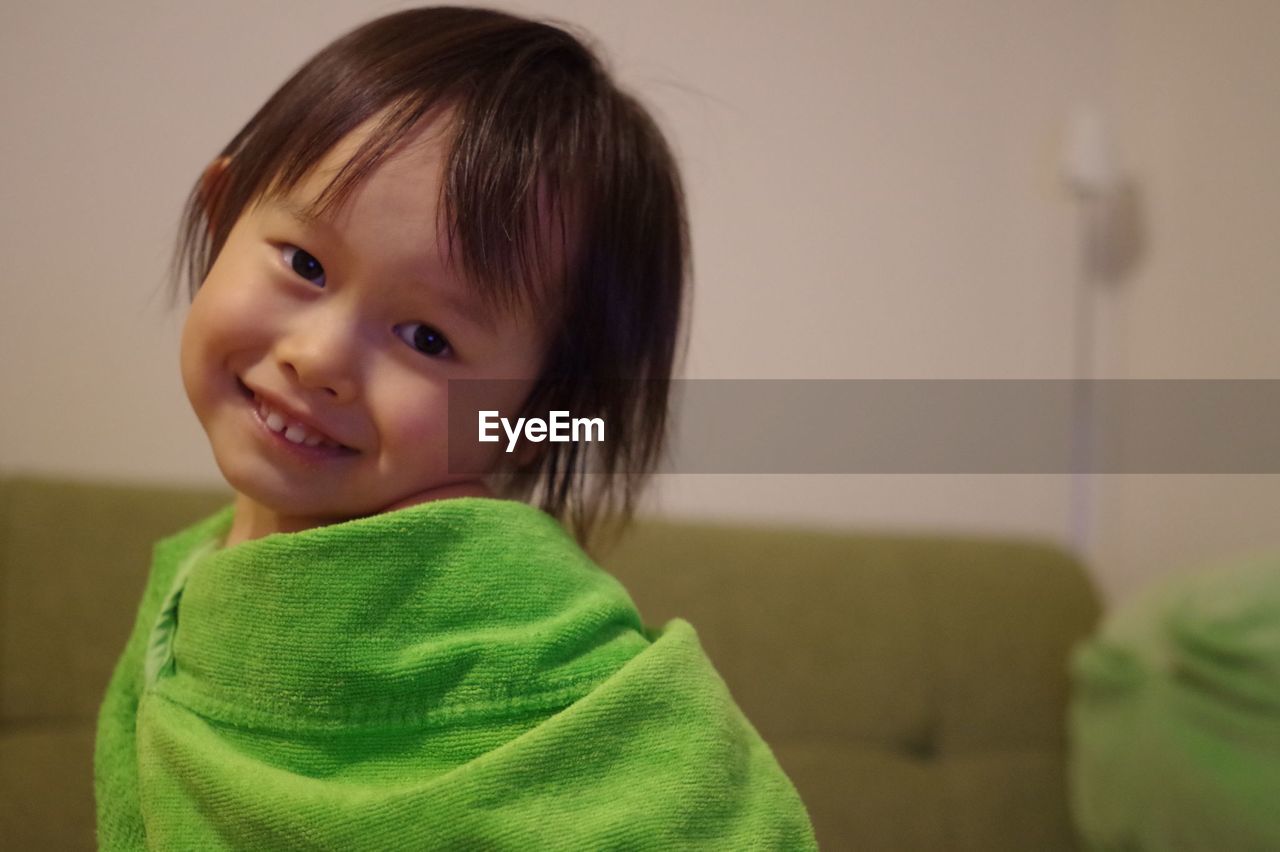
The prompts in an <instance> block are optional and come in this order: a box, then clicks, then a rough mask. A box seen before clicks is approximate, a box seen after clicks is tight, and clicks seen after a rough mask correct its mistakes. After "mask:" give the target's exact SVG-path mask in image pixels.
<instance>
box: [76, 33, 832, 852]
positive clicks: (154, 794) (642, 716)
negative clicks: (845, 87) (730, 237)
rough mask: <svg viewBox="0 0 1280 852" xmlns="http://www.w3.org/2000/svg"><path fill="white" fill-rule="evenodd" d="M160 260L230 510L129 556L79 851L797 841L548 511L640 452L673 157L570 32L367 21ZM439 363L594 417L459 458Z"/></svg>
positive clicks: (302, 77) (314, 74)
mask: <svg viewBox="0 0 1280 852" xmlns="http://www.w3.org/2000/svg"><path fill="white" fill-rule="evenodd" d="M177 258H178V260H179V262H180V266H184V267H185V271H186V272H187V274H188V275H189V283H190V286H191V293H192V303H191V308H190V312H189V314H188V317H187V321H186V325H185V327H184V331H183V338H182V347H181V369H182V378H183V382H184V386H185V388H186V391H187V394H188V396H189V398H190V401H191V405H192V407H193V409H194V410H195V413H196V416H197V417H198V418H199V420H200V422H201V424H202V426H203V427H204V429H205V431H206V432H207V434H208V437H209V441H210V444H211V447H212V449H213V454H214V457H215V459H216V460H217V464H218V466H219V468H220V469H221V471H222V473H223V474H224V475H225V477H226V479H227V482H228V483H229V484H230V485H231V487H232V488H233V489H234V491H235V499H234V501H233V502H232V503H230V504H229V505H227V506H226V507H224V508H223V509H222V510H220V511H219V512H217V513H215V514H214V515H212V516H210V517H208V518H206V519H204V520H202V521H200V522H198V523H196V524H194V525H193V526H191V527H189V528H187V529H186V530H183V531H182V532H179V533H177V534H175V535H173V536H170V537H169V538H166V539H164V540H162V541H160V542H159V543H157V545H156V547H155V551H154V560H153V564H152V569H151V574H150V578H149V580H148V585H147V588H146V590H145V592H144V596H143V600H142V603H141V606H140V609H139V613H138V619H137V622H136V625H135V629H134V631H133V634H132V636H131V637H130V639H129V642H128V645H127V646H126V648H125V650H124V653H123V656H122V657H121V659H120V661H119V663H118V665H117V668H116V670H115V673H114V676H113V678H112V680H111V683H110V685H109V687H108V690H107V694H106V696H105V699H104V702H103V705H102V710H101V715H100V719H99V727H98V740H97V748H96V753H95V783H96V793H97V801H98V838H99V843H100V846H101V848H103V849H106V850H115V849H144V848H146V849H202V850H203V849H251V850H262V849H335V850H355V849H376V850H387V849H521V850H525V849H592V850H595V849H663V850H666V849H681V848H700V849H701V848H705V849H734V850H741V849H812V848H815V843H814V838H813V833H812V829H811V826H810V823H809V820H808V817H807V814H806V812H805V809H804V806H803V804H802V803H801V801H800V799H799V797H798V795H797V794H796V791H795V789H794V787H793V786H792V785H791V783H790V781H789V780H788V778H787V777H786V775H785V774H784V773H783V772H782V770H781V768H780V767H779V765H778V763H777V762H776V760H775V759H774V756H773V754H772V752H771V751H770V749H769V747H768V746H767V745H766V744H765V743H764V742H763V740H761V738H760V736H759V735H758V733H757V732H756V730H755V729H754V727H753V726H752V725H751V723H750V722H749V721H748V720H747V719H746V718H745V717H744V716H743V715H742V713H741V711H740V710H739V708H738V707H737V706H736V705H735V703H734V702H733V699H732V698H731V696H730V694H729V693H728V691H727V689H726V688H725V685H724V683H723V681H722V680H721V679H720V677H719V675H718V674H717V673H716V671H715V669H714V668H713V667H712V665H711V663H710V662H709V660H708V659H707V657H706V656H705V654H704V653H703V651H702V648H701V646H700V644H699V642H698V639H697V636H696V634H695V632H694V629H693V628H692V627H691V626H690V625H689V624H688V622H686V621H684V620H682V619H673V620H672V621H670V622H669V623H668V624H666V625H665V626H663V627H661V628H654V627H650V626H647V625H645V624H643V623H642V621H641V619H640V615H639V613H638V612H637V611H636V609H635V606H634V604H633V602H632V601H631V599H630V597H629V596H628V595H627V593H626V591H625V590H624V589H623V588H622V587H621V586H620V585H619V584H618V582H617V581H616V580H614V579H613V578H612V577H611V576H610V575H609V574H607V573H606V572H604V571H603V570H602V569H601V568H599V567H598V566H597V565H596V564H594V563H593V562H592V561H591V559H590V558H589V557H588V556H587V555H586V553H585V552H584V551H583V550H582V549H581V547H580V546H579V542H578V541H575V539H574V538H573V537H571V536H570V535H568V534H567V533H566V532H565V530H564V527H563V526H562V525H561V521H571V522H572V527H573V530H574V532H575V534H576V535H577V537H578V539H579V541H585V540H586V537H587V535H588V534H589V533H590V532H591V530H592V529H594V528H595V527H596V526H597V523H598V522H599V521H600V520H601V519H602V518H604V517H606V516H608V515H614V516H619V517H623V518H626V517H628V516H629V515H630V513H631V511H632V508H633V506H634V500H635V497H636V495H637V493H638V490H639V486H640V484H641V482H642V481H643V479H644V477H645V475H646V474H647V473H648V472H650V471H651V470H652V469H653V466H654V464H655V463H656V460H657V458H658V455H659V452H660V450H661V443H662V441H661V438H662V434H663V431H664V428H665V422H666V418H667V386H668V382H669V379H670V376H671V372H672V365H673V361H674V353H675V348H676V340H677V329H678V327H679V320H680V316H681V313H682V303H683V300H684V298H685V288H684V279H685V276H686V273H687V268H688V266H687V260H688V237H687V232H686V225H685V218H684V203H683V196H682V192H681V188H680V181H679V176H678V171H677V169H676V166H675V163H674V161H673V158H672V156H671V153H670V151H669V149H668V147H667V145H666V143H665V141H664V140H663V137H662V135H661V133H660V132H659V131H658V129H657V127H656V126H655V124H654V123H653V121H652V120H651V119H650V118H649V116H648V115H647V113H646V112H645V111H644V109H643V108H642V107H641V106H639V105H638V103H637V102H636V101H635V100H634V99H633V98H631V97H629V96H628V95H626V94H624V93H623V92H621V91H619V90H618V89H617V88H616V87H615V85H614V84H613V83H612V81H611V80H610V78H609V76H608V75H607V74H606V72H605V71H604V70H603V69H602V67H601V65H600V63H599V61H598V59H597V58H596V57H595V56H594V55H593V53H592V52H591V51H589V50H588V49H587V48H586V47H584V46H583V45H582V44H581V43H580V42H579V41H578V40H576V39H575V38H574V37H572V36H571V35H569V34H568V33H566V32H564V31H563V30H561V29H558V28H555V27H552V26H548V25H545V24H540V23H535V22H531V21H526V20H522V19H520V18H516V17H513V16H510V15H507V14H503V13H499V12H494V11H488V10H481V9H463V8H434V9H415V10H410V11H404V12H399V13H396V14H393V15H389V16H387V17H384V18H380V19H378V20H375V21H373V22H371V23H369V24H367V25H365V26H363V27H360V28H359V29H357V30H355V31H353V32H351V33H350V34H348V35H346V36H344V37H343V38H341V39H339V40H337V41H336V42H334V43H333V44H331V45H330V46H329V47H327V48H325V49H324V50H323V51H321V52H320V53H319V54H318V55H317V56H315V57H314V58H313V59H312V60H311V61H309V62H308V63H307V64H306V65H305V66H303V67H302V68H301V69H300V70H299V71H298V72H297V73H296V74H295V75H294V76H293V77H292V78H291V79H290V80H289V81H288V82H286V83H285V84H284V86H282V87H281V88H280V90H279V91H278V92H276V93H275V94H274V95H273V96H272V97H271V98H270V99H269V100H268V101H267V103H266V105H265V106H263V107H262V108H261V109H260V110H259V111H258V112H257V114H256V115H254V117H253V118H252V119H251V120H250V121H249V123H248V124H247V125H246V126H245V127H244V129H243V130H241V131H240V133H238V134H237V135H236V136H235V138H234V139H232V140H231V142H230V144H228V145H227V146H226V148H224V149H223V151H222V152H221V154H220V156H218V157H217V158H216V159H215V160H214V161H213V162H212V163H211V164H210V165H209V166H208V168H207V169H206V170H205V172H204V174H203V176H202V178H201V180H200V181H199V183H198V184H197V186H196V187H195V188H194V190H193V191H192V194H191V197H190V199H189V201H188V207H187V211H186V217H185V221H184V229H183V231H182V237H181V240H180V242H179V250H178V255H177ZM624 377H625V378H626V379H628V380H629V381H621V378H624ZM615 379H617V380H616V381H615ZM456 380H470V381H469V382H468V384H467V386H468V388H469V389H470V390H469V393H470V396H469V401H470V402H471V403H473V404H474V405H473V407H474V408H479V409H481V410H492V411H496V412H503V413H504V414H513V415H515V416H519V414H521V413H531V412H538V411H546V410H564V411H568V412H571V413H572V414H573V415H574V416H588V417H593V418H599V419H601V420H602V421H603V422H604V424H605V429H606V435H607V438H608V440H607V441H606V442H604V443H603V444H595V445H585V444H581V443H577V444H575V443H568V444H565V443H550V442H536V443H535V442H525V443H524V444H523V445H522V446H521V447H520V449H519V450H518V451H517V452H515V453H510V454H508V453H506V452H505V448H504V444H503V442H498V443H482V442H479V441H474V442H470V443H467V442H454V443H453V444H452V445H451V444H450V442H449V441H448V440H447V438H448V435H447V434H446V430H447V426H448V422H449V417H448V415H447V409H446V403H447V397H446V392H447V389H448V387H449V382H451V381H456ZM637 389H639V390H638V391H637ZM473 428H474V427H473ZM472 434H474V432H473V433H472ZM448 446H452V450H451V451H447V450H446V447H448ZM588 459H590V460H591V462H592V465H593V470H594V471H597V472H599V473H600V474H603V475H593V476H592V477H586V476H584V475H583V472H584V471H585V470H586V463H587V460H588ZM588 479H590V480H591V483H589V482H588ZM592 483H594V487H589V486H590V485H591V484H592ZM534 494H537V495H539V499H540V506H534V505H530V503H528V502H526V499H528V498H530V497H531V496H532V495H534Z"/></svg>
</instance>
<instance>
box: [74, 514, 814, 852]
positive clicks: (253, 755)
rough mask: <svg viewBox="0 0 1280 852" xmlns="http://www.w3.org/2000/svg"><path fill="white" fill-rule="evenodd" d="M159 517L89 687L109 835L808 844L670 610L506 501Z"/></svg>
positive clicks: (429, 845)
mask: <svg viewBox="0 0 1280 852" xmlns="http://www.w3.org/2000/svg"><path fill="white" fill-rule="evenodd" d="M231 519H232V507H231V506H227V507H225V508H224V509H222V510H220V511H219V512H217V513H216V514H214V515H212V516H210V517H209V518H206V519H204V520H203V521H201V522H199V523H197V524H195V525H193V526H191V527H189V528H188V529H186V530H184V531H182V532H180V533H178V534H176V535H174V536H171V537H169V538H166V539H164V540H162V541H160V542H159V543H158V544H157V545H156V548H155V558H154V562H153V566H152V571H151V575H150V579H149V581H148V584H147V588H146V591H145V593H144V596H143V601H142V605H141V607H140V609H139V613H138V620H137V623H136V625H135V629H134V631H133V634H132V636H131V637H130V639H129V642H128V645H127V646H126V648H125V651H124V654H123V656H122V657H121V659H120V662H119V663H118V665H117V667H116V670H115V673H114V676H113V677H112V680H111V683H110V685H109V687H108V689H107V693H106V696H105V698H104V701H103V704H102V710H101V714H100V717H99V724H98V739H97V746H96V752H95V757H94V768H95V786H96V794H97V802H98V838H99V845H100V848H102V849H104V850H126V849H202V850H206V849H210V850H211V849H251V850H265V849H333V850H344V852H345V850H360V849H370V850H391V849H521V850H526V849H591V850H602V849H620V850H621V849H655V850H657V849H661V850H669V849H733V850H740V849H742V850H745V849H816V844H815V842H814V838H813V831H812V827H811V825H810V823H809V819H808V815H807V814H806V812H805V808H804V805H803V804H802V802H801V800H800V798H799V796H798V795H797V793H796V791H795V788H794V787H793V786H792V784H791V782H790V781H789V779H788V778H787V777H786V775H785V774H784V773H783V771H782V769H781V768H780V767H779V765H778V763H777V761H776V760H775V758H774V756H773V753H772V752H771V751H770V749H769V747H768V745H767V744H766V743H765V742H764V741H763V740H762V739H761V738H760V736H759V734H758V733H757V732H756V730H755V728H754V727H753V726H752V725H751V723H750V722H749V721H748V720H747V719H746V717H745V716H743V714H742V712H741V710H740V709H739V708H738V707H737V705H736V704H735V703H734V701H733V699H732V697H731V696H730V694H729V692H728V690H727V689H726V687H725V685H724V682H723V681H722V680H721V678H720V677H719V675H718V674H717V673H716V671H715V669H714V668H713V667H712V665H711V663H710V661H709V660H708V658H707V657H706V655H705V653H704V652H703V649H702V647H701V645H700V644H699V642H698V638H697V635H696V633H695V631H694V629H693V627H692V626H690V625H689V623H688V622H686V621H684V620H682V619H673V620H671V621H670V622H668V623H667V624H666V625H665V626H663V627H662V628H660V629H655V628H652V627H648V626H646V625H644V624H643V623H642V622H641V620H640V615H639V613H638V612H637V611H636V609H635V606H634V604H633V603H632V601H631V599H630V597H629V596H628V594H627V593H626V590H625V589H623V587H622V586H621V585H620V584H619V583H618V582H617V581H616V580H615V579H614V578H613V577H612V576H610V575H609V574H608V573H607V572H605V571H603V570H602V569H601V568H599V567H598V566H596V565H595V564H594V563H593V562H592V561H591V560H590V559H589V558H588V557H587V556H586V554H585V553H583V552H582V551H581V549H579V548H578V546H577V545H576V544H575V543H574V542H573V540H572V539H571V538H570V537H569V536H568V535H566V534H565V532H564V531H563V529H562V528H561V527H560V526H559V525H558V524H557V523H556V522H555V521H554V519H552V518H551V517H550V516H548V515H546V514H545V513H543V512H541V511H539V510H538V509H536V508H533V507H531V506H527V505H525V504H523V503H519V502H514V501H507V500H491V499H483V498H461V499H454V500H442V501H436V502H432V503H424V504H420V505H418V506H413V507H410V508H407V509H402V510H398V511H395V512H390V513H386V514H383V515H376V516H371V517H368V518H361V519H357V520H354V521H347V522H345V523H340V524H334V525H331V526H325V527H318V528H315V529H311V530H307V531H304V532H299V533H287V534H277V535H271V536H267V537H264V538H261V539H257V540H254V541H248V542H244V543H242V544H239V545H236V546H234V547H231V548H226V549H217V545H218V543H220V542H221V541H223V540H224V539H225V536H226V533H227V531H228V529H229V528H230V524H231Z"/></svg>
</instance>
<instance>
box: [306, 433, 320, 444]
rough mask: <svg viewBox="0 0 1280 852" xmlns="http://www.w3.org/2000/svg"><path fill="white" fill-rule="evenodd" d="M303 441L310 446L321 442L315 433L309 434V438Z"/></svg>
mask: <svg viewBox="0 0 1280 852" xmlns="http://www.w3.org/2000/svg"><path fill="white" fill-rule="evenodd" d="M302 443H304V444H306V445H307V446H308V447H314V446H315V445H316V444H318V443H320V439H319V438H318V437H316V436H315V435H308V436H307V439H306V440H305V441H303V442H302Z"/></svg>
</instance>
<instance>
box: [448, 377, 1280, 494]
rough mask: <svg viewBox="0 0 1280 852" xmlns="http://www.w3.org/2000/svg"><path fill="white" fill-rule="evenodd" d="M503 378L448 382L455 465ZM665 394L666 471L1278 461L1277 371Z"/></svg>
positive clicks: (766, 385)
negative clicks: (1256, 375) (1268, 374)
mask: <svg viewBox="0 0 1280 852" xmlns="http://www.w3.org/2000/svg"><path fill="white" fill-rule="evenodd" d="M498 384H501V383H500V382H486V381H465V382H464V381H452V382H450V388H449V392H450V412H449V413H450V462H451V470H454V472H462V471H461V468H462V467H463V466H465V464H466V463H467V462H466V461H465V460H466V459H467V458H470V457H474V448H475V447H477V446H480V444H479V443H478V410H479V409H481V408H484V407H485V406H484V400H485V399H486V398H492V397H494V396H495V394H494V391H495V390H496V389H497V385H498ZM610 389H611V390H615V391H621V392H624V393H634V392H636V390H638V387H636V386H634V385H633V386H632V387H628V386H627V384H626V383H625V382H624V383H615V384H614V385H612V386H611V388H610ZM671 405H672V418H671V430H670V432H669V442H668V448H667V454H666V457H665V459H664V463H663V464H662V466H661V467H660V472H666V473H1072V472H1087V473H1280V428H1277V426H1280V380H1274V379H1170V380H1159V379H1123V380H1122V379H1109V380H1095V381H1079V380H1069V379H1062V380H1058V379H1034V380H1018V379H1009V380H1006V379H991V380H987V379H903V380H893V379H858V380H817V379H814V380H803V379H801V380H764V379H696V380H695V379H690V380H682V381H674V382H672V385H671ZM538 416H540V417H543V418H549V413H548V412H540V413H539V414H538ZM580 416H582V415H581V413H580V412H568V413H567V414H566V415H562V418H566V417H580ZM508 425H509V426H514V424H512V423H509V424H508ZM567 428H568V427H567V426H566V427H565V431H567ZM604 433H605V440H606V441H608V440H610V439H616V436H617V433H616V432H614V431H612V430H610V428H609V424H607V423H606V424H605V425H604ZM496 434H498V435H500V436H501V441H500V444H499V445H500V446H501V447H502V448H503V449H504V450H505V448H506V447H507V446H508V433H506V432H504V429H503V428H502V427H501V426H497V427H496ZM523 434H524V433H523V432H522V433H521V435H523ZM581 434H582V433H581V432H580V435H581ZM579 443H580V445H581V447H582V449H583V450H584V451H586V453H587V456H588V458H589V459H592V458H594V455H595V453H594V452H593V447H592V445H591V443H589V442H585V441H580V442H579ZM455 450H456V451H455ZM455 462H457V465H458V466H457V467H456V468H455V467H453V465H454V463H455ZM586 469H587V471H589V472H595V471H597V470H598V467H596V466H593V464H592V463H590V462H589V463H588V464H587V466H586ZM472 472H473V471H472Z"/></svg>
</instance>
